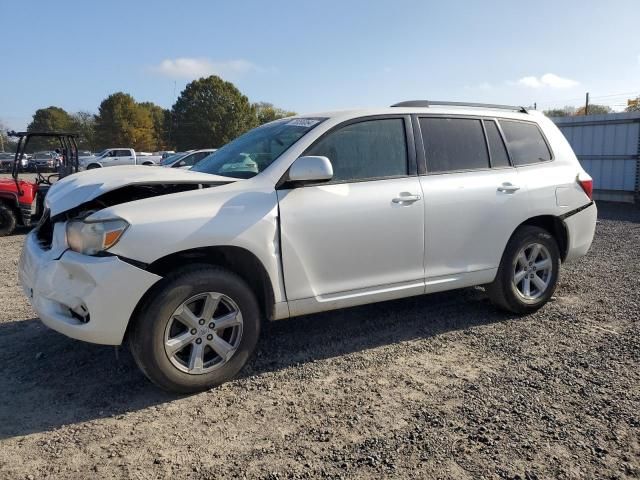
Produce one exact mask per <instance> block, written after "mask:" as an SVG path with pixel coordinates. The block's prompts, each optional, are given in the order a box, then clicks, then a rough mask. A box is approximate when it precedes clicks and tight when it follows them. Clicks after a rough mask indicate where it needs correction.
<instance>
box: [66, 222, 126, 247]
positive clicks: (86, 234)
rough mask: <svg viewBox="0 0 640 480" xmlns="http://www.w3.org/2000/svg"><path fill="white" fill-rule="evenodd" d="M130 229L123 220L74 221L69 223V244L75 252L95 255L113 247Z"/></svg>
mask: <svg viewBox="0 0 640 480" xmlns="http://www.w3.org/2000/svg"><path fill="white" fill-rule="evenodd" d="M127 227H129V224H128V223H127V222H126V221H124V220H122V219H114V220H104V221H99V222H85V221H82V220H72V221H70V222H68V223H67V244H68V245H69V248H71V250H73V251H74V252H78V253H83V254H85V255H95V254H96V253H100V252H104V251H105V250H108V249H109V248H111V247H113V246H114V245H115V244H116V243H118V240H120V237H121V236H122V234H123V233H124V232H125V230H126V229H127Z"/></svg>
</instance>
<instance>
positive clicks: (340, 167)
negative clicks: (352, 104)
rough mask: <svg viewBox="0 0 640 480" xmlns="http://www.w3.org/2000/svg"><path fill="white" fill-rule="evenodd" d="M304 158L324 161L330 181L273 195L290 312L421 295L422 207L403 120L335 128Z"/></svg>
mask: <svg viewBox="0 0 640 480" xmlns="http://www.w3.org/2000/svg"><path fill="white" fill-rule="evenodd" d="M408 139H409V141H408ZM305 155H321V156H326V157H327V158H329V160H330V161H331V162H332V165H333V171H334V176H333V179H332V180H331V181H329V182H326V183H322V184H316V185H306V186H301V187H299V188H291V187H286V184H285V188H283V189H280V190H278V201H279V209H280V225H281V245H282V262H283V270H284V282H285V287H286V293H287V298H288V300H289V302H290V303H289V305H290V309H291V313H292V314H300V313H309V312H311V311H316V310H323V309H326V308H325V307H323V303H325V302H330V303H331V302H333V305H332V307H328V308H333V307H336V306H347V305H351V304H358V303H367V302H369V301H376V300H380V299H386V298H393V297H399V296H406V295H410V294H418V293H423V292H424V269H423V256H424V239H423V236H424V203H423V200H422V196H421V194H420V182H419V180H418V178H417V176H416V175H415V171H416V168H415V146H414V144H413V133H412V130H411V127H410V118H409V117H402V116H392V117H384V118H367V119H360V120H357V121H352V122H349V123H346V124H342V125H340V126H338V127H335V128H334V129H332V130H330V131H329V132H328V133H326V134H325V135H323V136H322V137H321V138H320V139H318V140H317V141H316V142H315V143H314V144H313V145H312V146H311V147H310V148H309V149H307V151H306V153H305ZM301 299H311V300H310V301H308V302H306V303H305V302H304V301H302V302H301V303H300V304H297V303H296V302H295V301H296V300H301ZM325 306H326V305H325Z"/></svg>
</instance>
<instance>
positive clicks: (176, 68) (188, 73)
mask: <svg viewBox="0 0 640 480" xmlns="http://www.w3.org/2000/svg"><path fill="white" fill-rule="evenodd" d="M261 70H262V69H261V68H260V67H258V66H257V65H254V64H253V63H251V62H249V61H247V60H243V59H237V60H227V61H222V62H214V61H212V60H210V59H208V58H188V57H182V58H175V59H170V58H167V59H165V60H163V61H162V62H160V64H159V65H155V66H153V67H151V71H153V72H155V73H158V74H160V75H164V76H166V77H171V78H186V79H193V78H200V77H207V76H209V75H220V76H221V77H237V76H239V75H243V74H245V73H248V72H252V71H261Z"/></svg>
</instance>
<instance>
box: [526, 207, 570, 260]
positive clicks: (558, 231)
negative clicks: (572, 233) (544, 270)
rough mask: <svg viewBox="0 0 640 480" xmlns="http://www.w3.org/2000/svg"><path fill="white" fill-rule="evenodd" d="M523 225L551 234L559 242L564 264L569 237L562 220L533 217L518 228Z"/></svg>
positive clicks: (550, 216) (546, 216)
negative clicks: (538, 228)
mask: <svg viewBox="0 0 640 480" xmlns="http://www.w3.org/2000/svg"><path fill="white" fill-rule="evenodd" d="M522 225H532V226H535V227H540V228H543V229H545V230H546V231H547V232H549V233H550V234H551V235H552V236H553V238H555V240H556V242H558V249H559V250H560V256H561V258H562V261H563V262H564V260H565V258H567V251H568V246H569V235H568V233H567V228H566V227H565V226H564V223H563V222H562V220H560V219H559V218H558V217H554V216H553V215H540V216H538V217H531V218H529V219H528V220H526V221H524V222H522V223H521V224H520V225H518V228H520V227H521V226H522ZM516 230H517V229H516Z"/></svg>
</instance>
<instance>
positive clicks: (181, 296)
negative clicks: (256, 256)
mask: <svg viewBox="0 0 640 480" xmlns="http://www.w3.org/2000/svg"><path fill="white" fill-rule="evenodd" d="M132 321H133V322H134V323H133V325H132V328H131V331H130V332H129V345H130V348H131V352H132V354H133V357H134V359H135V361H136V363H137V364H138V366H139V367H140V369H141V370H142V371H143V372H144V374H145V375H146V376H147V377H148V378H149V379H150V380H151V381H152V382H153V383H155V384H156V385H158V386H159V387H161V388H163V389H165V390H169V391H172V392H177V393H190V392H198V391H202V390H206V389H209V388H212V387H215V386H218V385H220V384H222V383H224V382H226V381H228V380H231V379H232V378H234V377H235V376H236V375H237V374H238V373H239V372H240V370H242V368H243V367H244V366H245V364H246V363H247V361H248V360H249V358H250V357H251V355H252V354H253V351H254V350H255V347H256V343H257V341H258V337H259V335H260V308H259V306H258V302H257V300H256V297H255V295H254V293H253V291H252V290H251V289H250V288H249V287H248V286H247V284H246V283H245V282H244V280H242V279H241V278H240V277H239V276H237V275H236V274H235V273H233V272H230V271H228V270H224V269H222V268H218V267H211V266H208V265H198V266H192V267H187V268H184V269H181V270H179V271H177V272H175V273H173V274H170V275H168V276H167V277H166V278H164V279H163V280H161V282H160V283H159V284H158V285H157V286H156V287H155V288H154V291H153V293H152V294H151V295H150V296H149V298H147V299H146V301H145V302H144V304H143V305H142V306H141V307H140V308H139V309H138V313H137V315H136V318H134V319H132Z"/></svg>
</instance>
